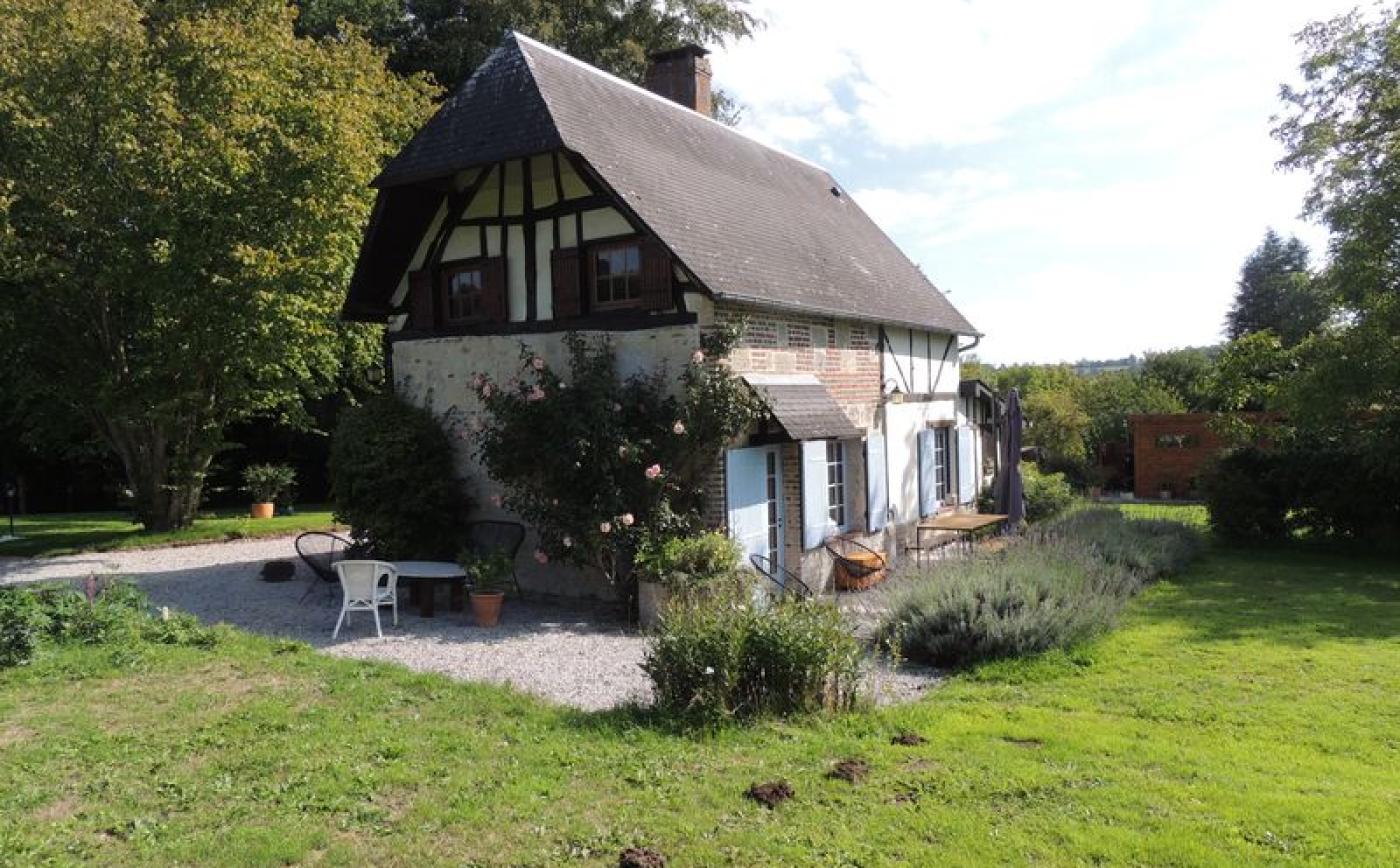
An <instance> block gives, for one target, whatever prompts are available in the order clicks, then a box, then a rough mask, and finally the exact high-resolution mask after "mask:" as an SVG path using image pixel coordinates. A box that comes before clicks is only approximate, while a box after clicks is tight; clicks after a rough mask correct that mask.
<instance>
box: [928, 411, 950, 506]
mask: <svg viewBox="0 0 1400 868" xmlns="http://www.w3.org/2000/svg"><path fill="white" fill-rule="evenodd" d="M951 430H952V429H951V428H947V427H940V428H934V429H933V472H934V476H933V496H934V499H936V500H937V501H938V502H939V503H942V502H943V501H945V500H947V499H948V492H949V491H950V490H951V488H952V478H953V450H952V449H951V448H950V446H949V443H948V432H949V431H951Z"/></svg>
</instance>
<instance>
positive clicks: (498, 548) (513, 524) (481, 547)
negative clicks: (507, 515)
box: [467, 520, 525, 597]
mask: <svg viewBox="0 0 1400 868" xmlns="http://www.w3.org/2000/svg"><path fill="white" fill-rule="evenodd" d="M524 544H525V525H523V524H521V523H520V522H518V521H494V520H484V521H473V522H469V523H468V524H467V547H468V548H470V549H471V550H472V551H474V552H478V553H480V554H489V553H490V552H501V553H503V554H504V555H505V556H506V557H508V558H510V581H511V584H513V585H515V593H517V594H519V595H520V596H521V597H523V596H525V592H524V591H523V590H521V589H520V577H519V576H517V575H516V574H515V558H516V555H518V554H520V547H521V546H522V545H524Z"/></svg>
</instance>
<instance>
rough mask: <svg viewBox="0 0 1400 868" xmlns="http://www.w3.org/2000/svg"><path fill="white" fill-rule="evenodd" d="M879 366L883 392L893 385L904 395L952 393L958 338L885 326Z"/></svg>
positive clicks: (958, 371) (956, 381)
mask: <svg viewBox="0 0 1400 868" xmlns="http://www.w3.org/2000/svg"><path fill="white" fill-rule="evenodd" d="M881 365H882V368H883V371H884V379H885V387H886V389H887V390H888V389H889V387H890V386H891V385H897V386H898V387H899V389H900V391H902V392H904V393H905V394H906V395H927V394H932V393H936V394H944V393H955V392H957V390H958V379H959V376H960V370H959V364H958V336H957V335H949V334H940V333H938V332H926V331H918V330H911V329H905V328H899V327H897V326H886V327H885V341H884V345H883V346H882V347H881Z"/></svg>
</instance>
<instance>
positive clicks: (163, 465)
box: [101, 423, 213, 532]
mask: <svg viewBox="0 0 1400 868" xmlns="http://www.w3.org/2000/svg"><path fill="white" fill-rule="evenodd" d="M101 427H102V430H103V432H104V433H105V434H106V438H107V441H108V443H109V444H110V445H111V447H112V450H113V451H114V452H116V453H117V456H118V457H119V458H120V459H121V462H122V467H123V469H125V471H126V479H127V484H128V485H129V486H130V487H131V497H132V511H133V512H134V514H135V517H136V520H137V521H139V522H140V523H141V525H142V527H144V528H145V529H146V531H148V532H150V531H166V530H177V529H179V528H183V527H189V526H190V525H191V524H192V523H193V522H194V516H195V512H196V511H197V510H198V509H199V501H200V497H201V496H202V494H203V492H204V477H205V474H206V473H207V472H208V470H209V462H210V461H211V460H213V450H212V449H207V448H200V447H199V446H197V445H193V444H192V443H191V440H192V439H193V438H180V439H177V440H175V441H174V442H172V441H171V438H169V437H168V436H167V435H166V432H165V430H164V429H163V428H162V427H160V426H158V425H154V424H144V425H123V424H119V423H108V424H105V425H103V426H101Z"/></svg>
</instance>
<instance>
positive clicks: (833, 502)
mask: <svg viewBox="0 0 1400 868" xmlns="http://www.w3.org/2000/svg"><path fill="white" fill-rule="evenodd" d="M826 506H827V515H828V516H829V517H830V518H831V523H832V524H834V525H836V526H837V527H838V528H840V529H841V530H845V529H846V444H844V443H842V442H841V441H839V440H828V441H827V443H826Z"/></svg>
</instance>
